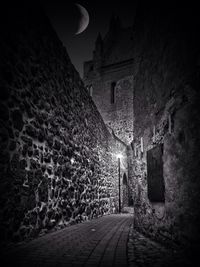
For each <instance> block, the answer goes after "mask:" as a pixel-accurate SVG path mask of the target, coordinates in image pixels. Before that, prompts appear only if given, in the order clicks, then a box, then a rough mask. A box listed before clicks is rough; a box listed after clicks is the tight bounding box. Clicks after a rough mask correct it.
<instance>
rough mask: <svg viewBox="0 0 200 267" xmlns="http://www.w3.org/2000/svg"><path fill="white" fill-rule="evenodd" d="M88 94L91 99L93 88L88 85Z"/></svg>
mask: <svg viewBox="0 0 200 267" xmlns="http://www.w3.org/2000/svg"><path fill="white" fill-rule="evenodd" d="M89 94H90V96H91V97H92V94H93V87H92V85H90V87H89Z"/></svg>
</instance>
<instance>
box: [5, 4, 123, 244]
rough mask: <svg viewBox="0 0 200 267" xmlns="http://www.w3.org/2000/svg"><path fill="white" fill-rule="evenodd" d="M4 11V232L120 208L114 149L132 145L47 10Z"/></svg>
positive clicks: (42, 228)
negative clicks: (121, 138) (94, 94)
mask: <svg viewBox="0 0 200 267" xmlns="http://www.w3.org/2000/svg"><path fill="white" fill-rule="evenodd" d="M3 12H4V14H5V17H1V18H2V23H1V38H2V42H1V46H0V101H1V102H0V103H1V104H0V140H1V143H0V145H1V148H0V177H1V180H0V183H1V185H0V190H1V193H0V201H1V209H0V218H1V234H2V235H3V239H4V241H8V240H10V239H12V240H15V241H19V240H22V239H25V238H28V237H34V236H36V235H37V234H39V233H45V232H46V231H47V230H50V229H57V228H60V227H64V226H66V225H68V224H73V223H76V222H81V221H83V220H86V219H92V218H94V217H98V216H101V215H103V214H107V213H109V212H115V211H117V207H118V195H117V190H118V187H117V179H118V176H117V160H116V158H115V154H116V153H117V151H118V150H119V151H122V153H124V156H125V153H126V147H125V146H124V145H123V144H122V143H120V142H118V141H117V140H116V139H115V138H114V137H113V136H112V135H111V134H110V133H109V132H108V130H107V128H106V126H105V125H104V123H103V120H102V118H101V116H100V114H99V112H98V111H97V109H96V107H95V105H94V104H93V102H92V100H91V98H90V96H89V95H88V92H87V90H86V89H85V88H84V85H83V83H82V81H81V79H80V78H79V75H78V73H77V72H76V70H75V69H74V67H73V65H72V64H71V62H70V59H69V57H68V55H67V52H66V49H65V48H64V47H63V46H62V44H61V42H60V41H59V40H58V38H57V36H56V34H55V32H54V31H53V29H52V28H51V25H50V24H49V22H48V20H47V19H46V17H45V16H44V14H43V13H42V11H40V9H39V8H38V7H34V6H30V9H27V7H25V8H24V7H23V8H22V7H21V6H18V9H17V10H16V9H14V10H12V9H11V8H9V12H8V14H7V13H6V11H5V10H3ZM5 23H7V24H6V26H5ZM124 161H125V165H124V166H125V167H124V168H125V169H126V158H125V157H124ZM125 171H126V170H125Z"/></svg>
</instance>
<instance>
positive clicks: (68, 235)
mask: <svg viewBox="0 0 200 267" xmlns="http://www.w3.org/2000/svg"><path fill="white" fill-rule="evenodd" d="M3 254H4V255H3V258H2V259H1V266H15V267H16V266H18V267H23V266H26V267H32V266H34V267H62V266H65V267H71V266H72V267H79V266H83V267H91V266H95V267H103V266H105V267H117V266H122V267H123V266H124V267H125V266H132V267H148V266H149V267H161V266H162V267H164V266H166V267H171V266H182V267H183V266H190V264H186V265H185V263H186V262H185V261H184V259H183V258H182V257H179V256H178V257H176V253H175V252H174V251H173V250H170V249H166V248H164V247H163V246H161V245H160V244H158V243H156V242H153V241H152V240H150V239H148V238H146V237H144V236H143V235H141V234H139V233H138V232H137V231H135V230H134V228H133V214H132V215H131V214H118V215H108V216H103V217H101V218H98V219H94V220H92V221H87V222H83V223H81V224H77V225H73V226H70V227H67V228H65V229H62V230H58V231H56V232H52V233H48V234H46V235H44V236H41V237H38V238H37V239H34V240H32V241H29V242H27V243H23V244H18V245H16V246H15V247H14V248H12V249H11V248H9V249H7V250H6V252H4V253H3ZM3 262H4V264H3Z"/></svg>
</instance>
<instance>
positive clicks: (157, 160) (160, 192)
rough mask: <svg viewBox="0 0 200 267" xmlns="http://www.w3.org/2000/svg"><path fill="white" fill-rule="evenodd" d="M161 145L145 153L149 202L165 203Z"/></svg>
mask: <svg viewBox="0 0 200 267" xmlns="http://www.w3.org/2000/svg"><path fill="white" fill-rule="evenodd" d="M162 156H163V144H159V145H157V146H156V147H154V148H152V149H150V150H148V151H147V186H148V198H149V200H150V201H151V202H165V185H164V177H163V157H162Z"/></svg>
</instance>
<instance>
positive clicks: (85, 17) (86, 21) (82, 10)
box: [75, 4, 90, 35]
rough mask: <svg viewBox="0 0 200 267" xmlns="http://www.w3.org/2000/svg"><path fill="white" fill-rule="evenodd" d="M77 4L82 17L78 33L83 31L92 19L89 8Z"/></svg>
mask: <svg viewBox="0 0 200 267" xmlns="http://www.w3.org/2000/svg"><path fill="white" fill-rule="evenodd" d="M76 6H77V7H78V9H79V11H80V13H81V18H80V21H79V26H78V30H77V32H76V33H75V34H76V35H77V34H80V33H82V32H83V31H84V30H85V29H86V28H87V26H88V24H89V21H90V18H89V14H88V12H87V10H86V9H85V8H84V7H83V6H81V5H79V4H76Z"/></svg>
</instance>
